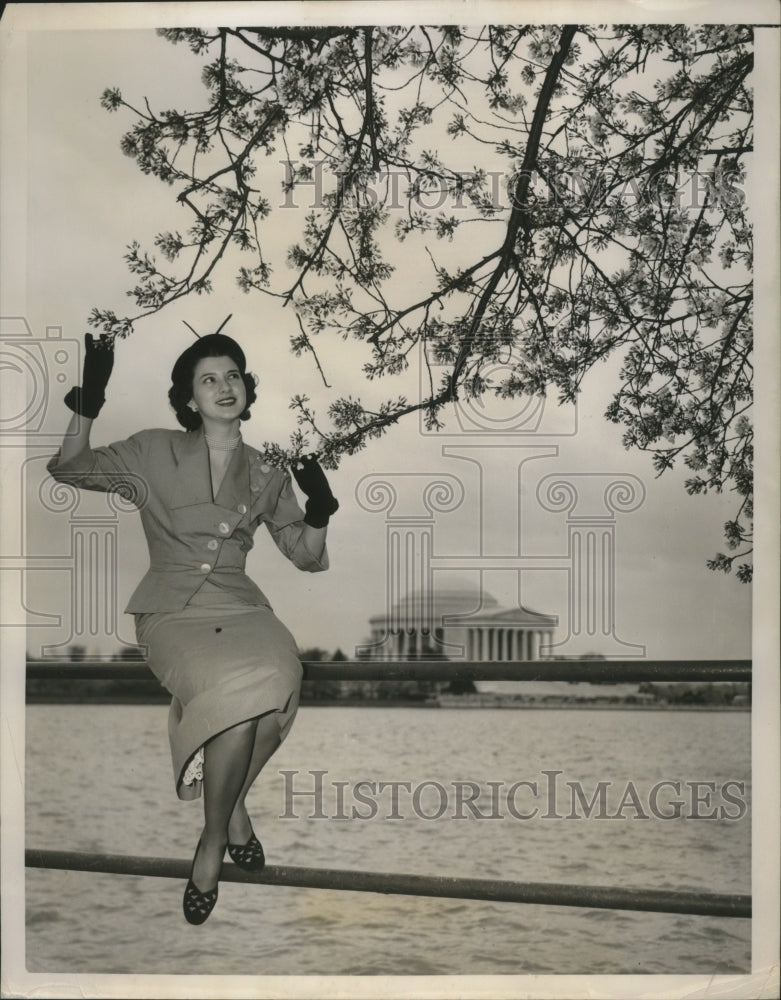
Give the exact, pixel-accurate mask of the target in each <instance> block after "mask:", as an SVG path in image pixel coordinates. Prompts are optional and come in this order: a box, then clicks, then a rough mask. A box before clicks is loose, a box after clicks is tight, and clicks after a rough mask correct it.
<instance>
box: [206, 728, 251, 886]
mask: <svg viewBox="0 0 781 1000" xmlns="http://www.w3.org/2000/svg"><path fill="white" fill-rule="evenodd" d="M257 726H258V720H257V719H248V720H247V721H246V722H240V723H239V724H238V725H237V726H233V727H232V728H231V729H226V730H225V732H223V733H220V734H219V735H218V736H215V737H214V738H213V739H211V740H209V742H208V743H207V744H206V746H205V747H204V763H203V818H204V826H203V833H202V835H201V841H200V846H199V848H198V851H197V852H196V855H195V862H194V864H193V874H192V880H193V882H194V883H195V886H196V888H197V889H198V890H199V891H200V892H209V891H210V890H211V889H213V888H214V887H215V886H216V885H217V881H218V880H219V877H220V869H221V868H222V858H223V854H224V853H225V845H226V844H227V841H228V821H229V820H230V817H231V813H232V812H233V809H234V806H235V805H236V800H237V798H238V797H239V795H240V793H241V790H242V787H243V786H244V782H245V778H246V776H247V773H248V769H249V767H250V763H251V761H252V759H253V749H254V745H255V731H256V729H257Z"/></svg>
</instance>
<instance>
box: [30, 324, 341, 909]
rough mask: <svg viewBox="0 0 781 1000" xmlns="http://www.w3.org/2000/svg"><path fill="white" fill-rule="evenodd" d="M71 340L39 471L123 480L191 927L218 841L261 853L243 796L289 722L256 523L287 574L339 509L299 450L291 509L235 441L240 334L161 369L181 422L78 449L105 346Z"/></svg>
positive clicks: (283, 484)
mask: <svg viewBox="0 0 781 1000" xmlns="http://www.w3.org/2000/svg"><path fill="white" fill-rule="evenodd" d="M85 345H86V355H85V360H84V370H83V378H82V384H81V386H79V387H76V388H73V389H71V390H70V392H69V393H68V394H67V396H66V398H65V401H66V404H67V405H68V407H69V408H70V409H71V410H73V411H74V416H73V418H72V419H71V422H70V424H69V426H68V430H67V432H66V435H65V438H64V441H63V444H62V448H61V450H60V452H59V453H58V455H57V456H55V457H54V458H53V459H52V460H51V461H50V462H49V466H48V468H49V471H50V473H51V474H52V476H54V478H55V479H57V480H60V481H63V482H69V483H72V484H73V485H75V486H78V487H80V488H83V489H89V490H101V491H111V490H122V491H128V490H130V491H132V493H133V495H134V496H135V498H136V500H137V506H138V507H139V510H140V513H141V519H142V523H143V527H144V532H145V534H146V538H147V543H148V545H149V553H150V562H151V565H150V569H149V571H148V572H147V574H146V576H145V577H144V578H143V580H142V581H141V583H140V584H139V586H138V587H137V589H136V590H135V592H134V593H133V595H132V597H131V599H130V603H129V605H128V607H127V611H128V612H130V613H132V614H134V615H135V620H136V635H137V637H138V641H139V643H140V644H141V645H143V646H146V647H147V649H148V653H147V660H148V664H149V667H150V669H151V670H152V671H153V673H154V674H155V675H156V676H157V678H158V679H159V680H160V682H161V683H162V684H163V685H164V686H165V687H166V688H167V689H168V691H170V693H171V695H172V701H171V708H170V714H169V725H168V729H169V737H170V745H171V754H172V759H173V767H174V778H175V782H176V791H177V794H178V796H179V797H180V798H182V799H192V798H196V797H198V796H199V795H201V792H203V806H204V827H203V832H202V834H201V838H200V840H199V841H198V846H197V848H196V850H195V856H194V858H193V865H192V870H191V875H190V879H189V881H188V883H187V887H186V889H185V894H184V900H183V908H184V915H185V917H186V918H187V920H188V921H189V922H190V923H193V924H199V923H203V921H204V920H206V919H207V917H208V916H209V914H210V913H211V911H212V909H213V908H214V905H215V903H216V902H217V883H218V880H219V876H220V870H221V866H222V859H223V855H224V852H225V848H226V846H227V848H228V853H229V855H230V857H231V859H232V860H233V862H234V863H235V864H237V865H239V866H240V867H242V868H246V869H249V870H251V871H259V870H260V869H261V868H262V867H263V865H264V863H265V858H264V854H263V848H262V847H261V844H260V842H259V841H258V839H257V837H256V836H255V834H254V832H253V829H252V824H251V822H250V818H249V816H248V814H247V809H246V805H245V800H246V796H247V793H248V791H249V789H250V788H251V787H252V784H253V782H254V781H255V779H256V778H257V776H258V774H259V773H260V771H261V769H262V768H263V766H264V765H265V763H266V762H267V761H268V759H269V758H270V757H271V755H272V754H273V753H274V751H275V750H276V749H277V747H278V746H279V744H280V743H281V741H282V740H283V739H284V738H285V736H286V734H287V733H288V731H289V729H290V726H291V725H292V722H293V719H294V717H295V714H296V711H297V709H298V698H299V691H300V686H301V676H302V668H301V664H300V662H299V660H298V653H297V649H296V644H295V640H294V639H293V637H292V635H291V634H290V632H289V631H288V630H287V629H286V628H285V626H284V625H283V624H282V623H281V622H280V621H279V619H277V618H276V617H275V615H274V613H273V611H272V609H271V607H270V605H269V602H268V600H267V598H266V597H265V595H264V594H263V593H262V592H261V591H260V590H259V589H258V588H257V587H256V586H255V584H254V583H253V582H252V581H251V580H250V579H249V578H248V577H247V576H246V575H245V573H244V563H245V559H246V554H247V552H248V551H249V550H250V549H251V548H252V544H253V540H252V539H253V535H254V533H255V530H256V529H257V527H258V526H259V525H260V524H261V523H265V524H266V526H267V527H268V529H269V531H270V532H271V536H272V538H273V539H274V541H275V542H276V544H277V546H278V547H279V549H280V550H281V551H282V552H283V553H284V554H285V555H286V556H287V557H288V558H289V559H290V560H292V562H293V563H294V564H295V565H296V566H298V567H299V568H300V569H302V570H308V571H310V572H317V571H318V570H324V569H327V568H328V555H327V551H326V526H327V524H328V520H329V517H330V515H331V514H333V513H334V512H335V511H336V509H337V508H338V506H339V504H338V502H337V501H336V499H335V498H334V496H333V494H332V493H331V490H330V488H329V486H328V482H327V480H326V477H325V475H324V473H323V471H322V469H321V468H320V466H319V465H318V463H317V461H316V459H315V458H314V457H313V456H308V457H306V458H303V459H301V460H300V462H298V463H296V466H297V467H294V469H293V475H294V476H295V479H296V482H297V483H298V486H299V488H300V489H301V490H302V492H303V493H304V494H305V495H306V497H307V500H306V512H303V511H302V510H301V509H300V507H299V506H298V504H297V502H296V499H295V496H294V493H293V489H292V486H291V480H290V475H289V474H288V473H286V472H283V471H280V470H279V469H276V468H273V467H271V466H270V465H268V464H267V463H266V462H265V461H264V460H263V458H262V456H261V455H260V454H259V453H258V452H257V451H256V450H255V449H253V448H251V447H250V446H249V445H246V444H244V442H243V441H242V438H241V434H240V430H239V428H240V422H241V421H242V420H247V419H248V418H249V415H250V413H249V408H250V406H251V404H252V403H254V402H255V399H256V393H255V386H256V384H257V382H256V379H255V377H254V376H253V375H251V374H250V373H248V372H247V371H246V360H245V356H244V352H243V351H242V349H241V348H240V347H239V345H238V344H237V343H236V342H235V341H234V340H233V339H232V338H230V337H226V336H224V335H222V334H220V333H216V334H210V335H208V336H204V337H201V338H199V339H198V340H197V341H196V342H195V343H194V344H193V345H192V346H191V347H189V348H188V349H187V350H186V351H185V352H184V353H183V354H182V355H181V356H180V357H179V358H178V360H177V361H176V363H175V365H174V367H173V371H172V373H171V381H172V385H171V389H170V391H169V394H168V395H169V399H170V402H171V405H172V406H173V408H174V410H175V412H176V416H177V419H178V421H179V423H180V424H181V425H182V426H183V427H184V428H185V431H177V430H146V431H141V432H140V433H138V434H134V435H132V436H131V437H129V438H128V439H127V440H125V441H118V442H116V443H115V444H112V445H110V446H108V447H104V448H91V447H90V442H89V436H90V429H91V426H92V421H93V419H94V418H95V417H97V415H98V413H99V412H100V409H101V407H102V405H103V403H104V401H105V396H104V392H105V388H106V385H107V384H108V380H109V377H110V375H111V370H112V367H113V363H114V351H113V343H112V342H111V341H110V340H109V339H108V338H106V337H101V338H100V341H97V342H96V341H93V339H92V337H91V336H90V335H89V334H87V336H86V338H85Z"/></svg>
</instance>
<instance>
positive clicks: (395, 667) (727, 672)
mask: <svg viewBox="0 0 781 1000" xmlns="http://www.w3.org/2000/svg"><path fill="white" fill-rule="evenodd" d="M304 671H305V673H304V676H305V678H306V679H307V680H393V681H401V680H425V681H454V680H456V681H466V680H472V681H482V680H494V681H533V680H549V681H554V680H555V681H602V682H608V681H613V682H619V681H623V682H636V681H657V682H658V681H661V682H685V681H686V682H689V681H704V682H749V681H750V680H751V661H750V660H722V661H712V660H530V661H506V662H505V661H490V662H486V661H479V662H478V661H472V662H464V661H451V660H429V661H426V660H408V661H370V660H367V661H344V660H342V661H307V662H305V663H304ZM152 676H153V675H152V673H151V671H150V670H149V668H148V667H147V666H146V664H145V663H143V662H138V663H133V662H127V661H114V662H105V661H81V662H78V661H77V662H74V661H70V660H56V661H54V660H52V661H48V662H40V661H39V662H32V663H30V664H29V665H28V668H27V677H28V679H29V680H45V679H72V680H107V679H117V680H123V681H127V680H149V679H150V678H152ZM25 863H26V865H27V867H28V868H49V869H61V870H68V871H83V872H101V873H106V874H117V875H136V876H153V877H163V878H178V879H186V878H188V877H189V875H190V870H191V864H192V862H191V861H189V860H185V859H178V858H149V857H138V856H123V855H110V854H82V853H78V852H74V851H52V850H39V849H34V848H33V849H29V850H27V852H26V856H25ZM221 879H222V880H223V881H227V882H246V883H253V884H261V885H278V886H296V887H306V888H315V889H332V890H341V891H350V892H377V893H385V894H396V895H415V896H436V897H440V898H448V899H470V900H483V901H490V902H506V903H527V904H529V903H533V904H542V905H548V906H575V907H585V908H589V909H592V908H594V909H611V910H637V911H653V912H659V913H680V914H693V915H704V916H715V917H741V918H747V917H750V916H751V897H750V896H749V895H744V894H728V893H714V892H699V891H685V890H661V889H644V888H633V887H621V888H619V887H614V886H592V885H563V884H555V883H536V882H511V881H505V880H494V879H475V878H449V877H439V876H425V875H410V874H403V873H398V872H391V873H384V872H368V871H347V870H338V869H330V868H326V869H320V868H298V867H286V866H282V867H281V866H275V865H271V866H267V867H266V868H264V869H263V871H262V872H258V873H253V872H245V871H243V870H242V869H240V868H237V867H236V866H235V865H232V864H224V865H223V870H222V875H221Z"/></svg>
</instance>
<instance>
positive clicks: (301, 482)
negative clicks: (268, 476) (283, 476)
mask: <svg viewBox="0 0 781 1000" xmlns="http://www.w3.org/2000/svg"><path fill="white" fill-rule="evenodd" d="M297 466H298V467H297ZM292 472H293V475H294V476H295V479H296V482H297V483H298V488H299V489H300V490H301V492H302V493H304V494H305V495H306V497H307V501H306V513H305V514H304V524H309V525H311V526H312V527H313V528H324V527H325V526H326V525H327V524H328V520H329V518H330V516H331V514H335V513H336V511H337V510H338V509H339V501H338V500H337V499H336V497H335V496H334V495H333V493H332V492H331V487H330V486H329V485H328V480H327V479H326V478H325V473H324V472H323V470H322V469H321V468H320V465H319V463H318V461H317V457H316V456H315V455H302V456H301V457H300V458H299V459H298V460H297V462H296V463H295V465H293V468H292Z"/></svg>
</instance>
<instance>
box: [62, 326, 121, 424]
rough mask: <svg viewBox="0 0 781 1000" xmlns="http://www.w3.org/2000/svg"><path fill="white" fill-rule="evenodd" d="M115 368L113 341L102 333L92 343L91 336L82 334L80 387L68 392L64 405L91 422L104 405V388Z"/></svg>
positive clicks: (77, 386)
mask: <svg viewBox="0 0 781 1000" xmlns="http://www.w3.org/2000/svg"><path fill="white" fill-rule="evenodd" d="M113 367H114V341H113V340H112V339H111V338H110V337H109V336H107V334H105V333H102V334H101V335H100V338H99V339H98V340H95V339H94V338H93V336H92V334H91V333H87V334H85V335H84V366H83V369H82V374H81V385H76V386H74V387H73V388H72V389H70V390H69V391H68V393H67V395H66V396H65V405H66V406H67V407H68V409H70V410H73V412H74V413H78V414H79V415H80V416H82V417H89V418H90V419H94V418H95V417H97V415H98V414H99V413H100V411H101V408H102V406H103V404H104V403H105V402H106V394H105V393H106V386H107V385H108V380H109V378H110V377H111V370H112V369H113Z"/></svg>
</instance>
